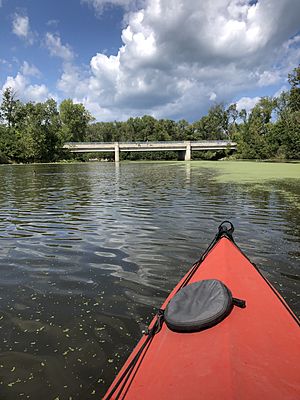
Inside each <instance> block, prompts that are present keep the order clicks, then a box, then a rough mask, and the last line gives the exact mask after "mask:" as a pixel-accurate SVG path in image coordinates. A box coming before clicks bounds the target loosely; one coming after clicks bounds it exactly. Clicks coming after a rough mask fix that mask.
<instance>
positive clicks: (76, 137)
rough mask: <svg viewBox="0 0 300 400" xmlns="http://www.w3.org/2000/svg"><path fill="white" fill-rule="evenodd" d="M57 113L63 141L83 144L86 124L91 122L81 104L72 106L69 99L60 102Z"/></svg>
mask: <svg viewBox="0 0 300 400" xmlns="http://www.w3.org/2000/svg"><path fill="white" fill-rule="evenodd" d="M59 111H60V117H61V122H62V137H63V139H64V141H66V142H83V141H84V140H85V133H86V130H87V127H88V124H89V123H90V122H91V121H92V120H93V117H92V116H91V114H90V113H89V112H88V111H87V110H86V109H85V107H84V105H83V104H74V103H73V100H71V99H66V100H64V101H62V102H61V104H60V107H59Z"/></svg>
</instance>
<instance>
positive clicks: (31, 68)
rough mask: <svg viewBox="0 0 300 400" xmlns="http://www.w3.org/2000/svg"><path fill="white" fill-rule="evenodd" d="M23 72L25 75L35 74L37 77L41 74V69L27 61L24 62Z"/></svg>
mask: <svg viewBox="0 0 300 400" xmlns="http://www.w3.org/2000/svg"><path fill="white" fill-rule="evenodd" d="M21 72H22V74H23V75H24V76H34V77H36V78H38V77H40V76H41V72H40V70H39V69H38V68H37V67H36V66H35V65H33V64H29V63H28V62H27V61H24V62H23V65H22V67H21Z"/></svg>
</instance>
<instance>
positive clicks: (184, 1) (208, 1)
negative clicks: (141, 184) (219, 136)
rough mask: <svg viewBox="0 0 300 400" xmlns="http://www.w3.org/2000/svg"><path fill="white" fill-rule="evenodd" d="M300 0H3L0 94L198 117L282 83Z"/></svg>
mask: <svg viewBox="0 0 300 400" xmlns="http://www.w3.org/2000/svg"><path fill="white" fill-rule="evenodd" d="M299 63H300V0H49V1H47V0H0V95H1V93H2V92H3V91H4V90H5V89H6V88H7V87H11V88H12V89H13V90H14V91H15V93H16V96H17V98H19V99H20V100H22V101H24V102H28V101H33V102H40V101H45V100H47V99H48V98H54V99H55V100H56V101H57V102H58V103H60V102H61V101H62V100H64V99H66V98H71V99H73V101H74V102H76V103H82V104H84V106H85V107H86V108H87V109H88V110H89V111H90V112H91V113H92V115H93V116H94V117H95V118H96V120H97V121H114V120H117V121H121V120H126V119H128V118H129V117H137V116H143V115H146V114H147V115H152V116H154V117H155V118H169V119H174V120H180V119H186V120H188V121H190V122H193V121H195V120H198V119H199V118H201V116H203V115H204V114H205V113H206V112H207V110H208V109H209V107H211V106H213V105H214V104H217V103H221V102H222V103H223V104H224V105H225V106H227V105H229V104H231V103H234V102H235V103H237V105H238V108H239V109H241V108H246V109H247V110H250V109H251V107H253V106H254V105H255V103H256V102H257V101H258V99H259V98H260V97H262V96H276V95H278V94H279V93H280V92H281V91H283V90H287V89H288V87H289V86H288V82H287V74H288V73H289V72H291V71H292V70H293V69H294V68H295V67H297V66H298V65H299Z"/></svg>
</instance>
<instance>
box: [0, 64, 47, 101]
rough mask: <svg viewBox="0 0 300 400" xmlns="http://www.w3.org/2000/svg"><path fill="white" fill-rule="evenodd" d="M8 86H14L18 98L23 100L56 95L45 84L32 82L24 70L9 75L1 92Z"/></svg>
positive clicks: (43, 99) (40, 99)
mask: <svg viewBox="0 0 300 400" xmlns="http://www.w3.org/2000/svg"><path fill="white" fill-rule="evenodd" d="M23 67H24V66H23ZM23 69H24V68H23ZM7 88H12V89H13V91H14V92H15V93H16V95H17V98H18V99H20V100H22V101H36V102H39V101H45V100H47V99H48V98H50V97H54V96H53V95H51V93H50V92H49V90H48V88H47V87H46V86H45V85H44V84H42V85H37V84H32V83H31V81H30V79H29V78H28V76H25V75H24V74H23V73H22V72H18V73H17V75H16V76H15V77H13V76H8V77H7V79H6V82H5V83H4V85H3V86H2V89H1V91H0V92H1V93H3V92H4V91H5V89H7Z"/></svg>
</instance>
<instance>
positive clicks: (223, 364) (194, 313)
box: [104, 221, 300, 400]
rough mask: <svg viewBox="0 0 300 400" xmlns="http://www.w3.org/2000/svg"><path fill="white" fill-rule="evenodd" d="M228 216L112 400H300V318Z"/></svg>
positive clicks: (112, 392)
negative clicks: (237, 238) (236, 235)
mask: <svg viewBox="0 0 300 400" xmlns="http://www.w3.org/2000/svg"><path fill="white" fill-rule="evenodd" d="M233 230H234V228H233V225H232V224H231V223H230V222H227V221H225V222H224V223H222V224H221V225H220V227H219V232H218V233H217V235H216V237H215V239H214V240H213V242H212V243H211V245H210V246H209V248H208V249H207V250H206V252H205V253H204V254H203V256H202V257H201V258H200V260H199V261H198V262H196V263H195V264H194V265H193V267H192V268H191V270H190V271H189V272H188V273H187V274H186V276H185V277H184V278H183V279H182V280H181V281H180V282H179V283H178V285H177V286H176V287H175V288H174V290H173V291H172V293H171V294H170V295H169V297H168V298H167V299H166V301H165V302H164V304H163V305H162V307H161V309H160V310H159V311H158V314H157V315H156V316H155V317H154V319H153V321H152V322H151V324H150V326H149V328H148V330H147V332H146V333H145V335H144V336H143V337H142V339H141V340H140V342H139V343H138V345H137V347H136V348H135V350H134V351H133V352H132V354H131V355H130V357H129V358H128V360H127V361H126V363H125V365H124V366H123V368H122V369H121V371H120V372H119V374H118V375H117V377H116V378H115V380H114V382H113V383H112V385H111V386H110V388H109V389H108V391H107V393H106V395H105V396H104V399H105V400H109V399H126V400H129V399H131V400H147V399H149V400H150V399H151V400H153V399H158V400H176V399H178V400H182V399H189V400H201V399H205V400H219V399H220V400H221V399H222V400H229V399H230V400H232V399H236V400H241V399H243V400H248V399H249V400H254V399H263V400H267V399H270V400H271V399H272V400H275V399H278V400H285V399H291V400H295V399H299V398H300V333H299V332H300V331H299V320H298V319H297V317H296V316H295V315H294V314H293V312H292V311H291V310H290V308H289V307H288V306H287V304H286V303H285V301H284V300H283V298H282V297H281V296H280V294H279V293H278V292H277V291H276V290H275V289H274V288H273V286H272V285H271V284H270V283H269V282H268V281H267V279H266V278H265V277H263V276H262V274H261V273H260V272H259V271H258V269H257V268H256V266H255V265H254V264H252V263H251V262H250V260H249V259H248V258H247V257H246V256H245V255H244V254H243V252H242V251H241V250H240V249H239V247H238V246H237V245H236V244H235V242H234V239H233V237H232V233H233Z"/></svg>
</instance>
